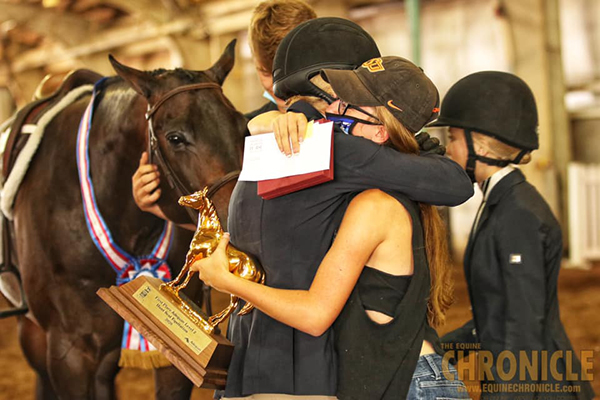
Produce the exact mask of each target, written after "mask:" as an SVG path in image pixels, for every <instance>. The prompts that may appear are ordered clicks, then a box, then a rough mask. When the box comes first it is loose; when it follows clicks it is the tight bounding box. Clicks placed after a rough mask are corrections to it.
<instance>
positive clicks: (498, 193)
mask: <svg viewBox="0 0 600 400" xmlns="http://www.w3.org/2000/svg"><path fill="white" fill-rule="evenodd" d="M521 182H525V175H523V173H522V172H521V170H520V169H515V170H514V171H512V172H511V173H509V174H508V175H506V176H505V177H504V178H502V179H501V180H500V181H499V182H498V183H497V184H496V185H494V187H492V188H491V189H490V192H489V195H488V198H487V206H488V207H489V206H492V205H494V204H497V203H498V202H499V201H500V199H501V198H502V197H504V194H505V193H506V192H507V191H508V190H509V189H510V188H511V187H513V186H515V185H518V184H519V183H521Z"/></svg>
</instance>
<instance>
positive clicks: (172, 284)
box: [165, 264, 190, 290]
mask: <svg viewBox="0 0 600 400" xmlns="http://www.w3.org/2000/svg"><path fill="white" fill-rule="evenodd" d="M189 269H190V267H189V265H187V264H185V265H184V266H183V268H181V271H179V274H178V275H177V277H176V278H175V279H173V280H172V281H171V282H167V283H166V284H165V285H166V286H169V287H171V288H172V289H173V290H175V288H177V287H178V286H179V284H180V283H181V281H182V280H183V277H184V276H186V275H187V273H188V271H189Z"/></svg>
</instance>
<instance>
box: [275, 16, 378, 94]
mask: <svg viewBox="0 0 600 400" xmlns="http://www.w3.org/2000/svg"><path fill="white" fill-rule="evenodd" d="M380 56H381V54H380V53H379V49H378V48H377V45H376V44H375V41H374V40H373V38H372V37H371V35H369V34H368V33H367V32H366V31H365V30H364V29H362V28H361V27H360V26H358V25H357V24H355V23H354V22H352V21H349V20H346V19H343V18H335V17H326V18H316V19H312V20H310V21H306V22H304V23H302V24H300V25H298V26H297V27H296V28H294V29H293V30H291V31H290V32H289V33H288V34H287V35H286V36H285V38H283V40H282V41H281V43H280V44H279V47H278V48H277V52H276V53H275V58H274V59H273V91H274V93H275V96H277V97H279V98H280V99H283V100H287V99H289V98H290V97H292V96H294V95H303V96H317V97H320V98H322V99H324V100H325V101H327V102H328V103H332V102H333V101H334V99H333V98H331V96H330V95H329V94H327V93H325V92H324V91H323V90H321V89H319V88H318V87H317V86H315V85H314V84H313V83H311V82H310V79H311V78H312V77H313V76H315V75H317V74H318V73H319V71H321V70H322V69H324V68H329V69H354V68H356V67H358V66H359V65H361V64H362V63H363V62H365V61H367V60H370V59H372V58H375V57H380Z"/></svg>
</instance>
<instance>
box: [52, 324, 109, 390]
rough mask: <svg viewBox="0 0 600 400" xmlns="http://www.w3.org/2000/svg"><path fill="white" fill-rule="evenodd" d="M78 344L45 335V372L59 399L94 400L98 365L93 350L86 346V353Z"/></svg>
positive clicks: (57, 335)
mask: <svg viewBox="0 0 600 400" xmlns="http://www.w3.org/2000/svg"><path fill="white" fill-rule="evenodd" d="M80 340H81V339H78V338H75V339H74V338H71V337H69V335H67V334H65V333H64V332H57V331H54V330H51V331H50V333H49V335H48V371H49V372H50V379H51V380H52V386H53V387H54V389H55V391H56V393H58V395H59V396H60V398H64V399H69V400H84V399H94V395H95V393H94V383H95V373H96V369H97V367H98V362H97V360H96V358H95V356H96V354H95V351H94V349H93V346H91V345H90V344H89V343H88V344H87V347H88V349H87V351H86V350H85V347H86V345H83V344H82V343H77V342H78V341H80ZM77 344H79V345H77Z"/></svg>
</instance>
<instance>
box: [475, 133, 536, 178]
mask: <svg viewBox="0 0 600 400" xmlns="http://www.w3.org/2000/svg"><path fill="white" fill-rule="evenodd" d="M464 131H465V139H466V141H467V151H468V158H467V167H466V171H467V175H468V176H469V178H471V181H472V182H473V183H475V182H477V180H476V179H475V163H476V161H481V162H482V163H484V164H488V165H493V166H496V167H506V166H507V165H508V164H511V163H512V164H518V163H520V162H521V160H522V159H523V157H525V155H526V154H527V153H529V151H530V150H525V149H523V150H521V151H520V152H519V154H517V156H516V157H515V158H514V159H512V160H498V159H496V158H489V157H485V156H480V155H478V154H477V153H475V147H474V146H473V136H472V135H471V130H470V129H466V128H465V129H464Z"/></svg>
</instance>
